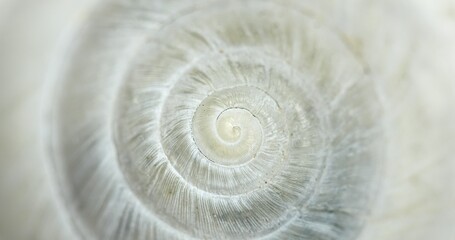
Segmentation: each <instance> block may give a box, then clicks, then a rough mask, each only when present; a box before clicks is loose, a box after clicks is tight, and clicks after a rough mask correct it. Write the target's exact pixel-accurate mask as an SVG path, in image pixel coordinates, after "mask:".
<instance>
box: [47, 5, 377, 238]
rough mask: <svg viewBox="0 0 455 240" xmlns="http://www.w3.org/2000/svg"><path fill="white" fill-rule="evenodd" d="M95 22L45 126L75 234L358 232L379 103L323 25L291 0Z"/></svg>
mask: <svg viewBox="0 0 455 240" xmlns="http://www.w3.org/2000/svg"><path fill="white" fill-rule="evenodd" d="M150 9H152V10H150ZM99 11H100V12H99V13H96V14H94V15H93V17H92V18H91V19H92V20H91V22H92V23H96V24H91V25H90V26H88V27H87V28H85V29H84V30H83V31H82V33H81V36H82V37H81V39H80V41H79V42H78V43H77V47H76V48H75V50H74V54H72V55H71V56H70V57H68V60H67V63H66V64H65V65H66V67H65V71H64V72H63V73H62V74H61V77H59V85H60V87H58V88H57V89H58V90H57V93H58V94H57V95H56V97H55V100H54V101H53V102H55V106H56V107H55V108H53V110H52V124H51V129H52V130H51V142H50V144H51V149H52V152H53V161H54V164H55V166H56V171H57V173H58V175H59V180H58V182H60V184H59V185H60V188H61V192H62V193H63V195H64V197H65V198H66V202H67V203H66V204H67V206H68V207H69V209H70V211H71V213H72V215H73V220H74V223H75V224H76V225H77V227H78V229H79V231H80V233H81V234H82V235H83V236H91V237H97V238H100V239H106V238H118V239H152V238H156V239H170V238H176V239H184V238H191V237H194V238H214V237H215V238H218V239H240V238H255V237H265V238H275V239H282V238H289V237H291V238H304V239H335V238H336V239H351V238H352V237H354V236H356V235H357V234H358V232H359V229H360V228H361V226H362V219H363V218H364V217H365V214H366V213H367V212H368V210H369V209H370V204H371V198H372V197H373V196H374V189H375V177H374V176H375V174H376V173H377V166H375V164H376V163H377V162H379V161H378V160H379V159H380V158H381V152H382V151H383V148H384V144H383V143H382V141H381V131H382V130H381V129H382V121H381V115H380V113H381V106H380V104H379V101H378V92H376V91H375V86H374V82H373V81H372V80H371V79H370V78H369V76H368V72H367V69H368V66H367V65H366V63H365V62H364V61H362V59H360V58H358V57H356V56H355V54H353V53H352V51H351V49H349V47H348V46H347V44H346V43H345V42H343V40H342V38H341V37H340V36H339V35H337V33H336V31H335V30H333V29H331V28H330V26H328V24H326V23H324V21H323V20H321V19H318V17H317V16H316V15H315V14H314V13H312V12H311V11H309V10H308V9H306V8H305V7H304V6H302V5H299V4H297V3H295V2H286V3H284V4H283V3H280V4H278V3H277V2H274V1H269V2H265V3H261V4H259V3H258V2H254V1H251V2H250V1H248V2H246V3H243V4H240V3H239V2H213V3H205V4H203V5H200V6H197V8H195V7H192V6H185V7H182V9H177V10H175V9H174V8H173V6H172V4H163V5H160V6H159V7H157V6H148V5H144V6H141V7H140V8H139V7H135V8H131V6H130V5H129V4H120V3H119V4H113V5H109V6H107V7H106V6H105V7H103V8H101V10H99ZM156 12H165V13H166V14H163V15H162V16H159V18H158V16H157V14H156ZM124 19H127V20H128V21H125V20H124ZM144 22H145V24H144ZM106 36H108V37H106ZM68 109H71V112H68V111H67V110H68ZM93 196H97V197H96V198H94V197H93Z"/></svg>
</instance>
